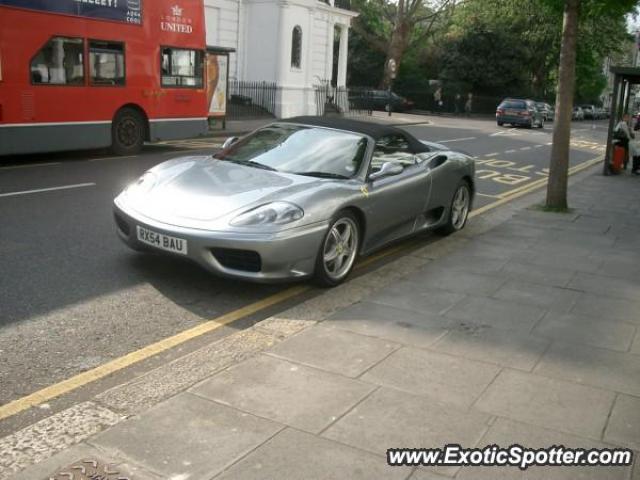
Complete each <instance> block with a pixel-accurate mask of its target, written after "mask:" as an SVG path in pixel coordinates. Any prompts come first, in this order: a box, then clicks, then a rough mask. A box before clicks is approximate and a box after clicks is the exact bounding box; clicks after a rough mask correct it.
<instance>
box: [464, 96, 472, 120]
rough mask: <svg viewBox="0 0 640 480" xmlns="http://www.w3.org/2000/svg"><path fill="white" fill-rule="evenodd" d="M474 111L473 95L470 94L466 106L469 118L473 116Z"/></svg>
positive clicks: (465, 109)
mask: <svg viewBox="0 0 640 480" xmlns="http://www.w3.org/2000/svg"><path fill="white" fill-rule="evenodd" d="M472 109H473V93H471V92H469V95H467V102H466V103H465V104H464V113H465V114H466V115H467V117H469V116H471V110H472Z"/></svg>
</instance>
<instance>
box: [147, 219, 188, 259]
mask: <svg viewBox="0 0 640 480" xmlns="http://www.w3.org/2000/svg"><path fill="white" fill-rule="evenodd" d="M136 231H137V233H138V240H140V241H141V242H142V243H146V244H147V245H151V246H152V247H156V248H160V249H162V250H166V251H167V252H174V253H179V254H181V255H186V254H187V241H186V240H184V239H183V238H177V237H171V236H169V235H165V234H163V233H158V232H154V231H153V230H149V229H148V228H144V227H141V226H139V225H138V226H137V228H136Z"/></svg>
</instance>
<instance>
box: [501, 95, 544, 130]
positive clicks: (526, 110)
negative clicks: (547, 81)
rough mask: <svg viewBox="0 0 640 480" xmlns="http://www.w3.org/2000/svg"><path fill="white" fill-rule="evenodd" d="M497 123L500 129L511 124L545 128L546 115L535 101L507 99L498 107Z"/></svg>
mask: <svg viewBox="0 0 640 480" xmlns="http://www.w3.org/2000/svg"><path fill="white" fill-rule="evenodd" d="M496 122H498V126H499V127H501V126H502V125H504V124H505V123H509V124H511V125H517V126H523V127H527V128H533V127H540V128H543V127H544V114H543V112H542V111H541V110H540V109H539V108H538V107H537V106H536V103H535V102H534V101H533V100H524V99H519V98H507V99H505V100H503V101H502V103H500V105H498V108H497V110H496Z"/></svg>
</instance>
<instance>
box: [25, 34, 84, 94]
mask: <svg viewBox="0 0 640 480" xmlns="http://www.w3.org/2000/svg"><path fill="white" fill-rule="evenodd" d="M31 83H33V84H36V85H83V84H84V41H83V40H82V39H81V38H66V37H53V38H52V39H51V40H49V41H48V42H47V44H46V45H45V46H44V47H42V48H41V49H40V51H39V52H38V53H37V54H36V56H35V57H33V59H32V60H31Z"/></svg>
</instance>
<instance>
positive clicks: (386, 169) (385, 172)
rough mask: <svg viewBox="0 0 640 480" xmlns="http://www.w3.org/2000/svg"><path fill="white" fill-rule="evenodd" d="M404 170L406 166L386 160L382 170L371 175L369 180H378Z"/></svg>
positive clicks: (398, 173)
mask: <svg viewBox="0 0 640 480" xmlns="http://www.w3.org/2000/svg"><path fill="white" fill-rule="evenodd" d="M403 171H404V167H403V166H402V165H400V164H399V163H395V162H384V163H383V164H382V166H381V167H380V170H378V171H377V172H373V173H372V174H370V175H369V180H378V179H379V178H384V177H391V176H393V175H400V174H401V173H402V172H403Z"/></svg>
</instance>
